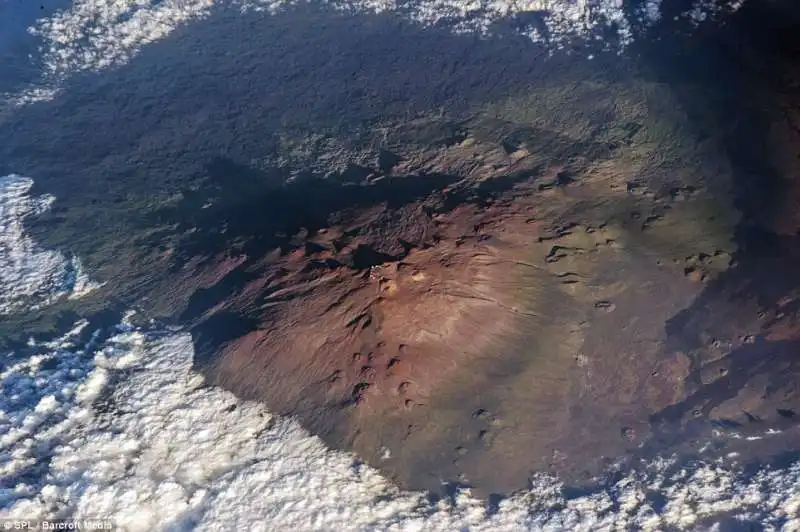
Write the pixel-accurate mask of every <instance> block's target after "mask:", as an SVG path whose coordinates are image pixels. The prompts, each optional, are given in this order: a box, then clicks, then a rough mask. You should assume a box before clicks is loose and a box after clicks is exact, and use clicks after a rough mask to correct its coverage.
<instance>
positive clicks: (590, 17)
mask: <svg viewBox="0 0 800 532" xmlns="http://www.w3.org/2000/svg"><path fill="white" fill-rule="evenodd" d="M313 1H314V0H300V1H299V0H74V1H73V3H72V6H71V7H70V8H68V9H65V10H62V11H58V12H56V13H55V14H53V15H51V16H49V17H45V18H42V19H40V20H39V21H37V22H36V24H35V25H34V26H33V27H31V28H30V30H29V31H30V32H31V33H32V34H34V35H36V36H38V37H40V38H41V52H42V56H43V62H44V72H43V80H42V81H41V82H38V83H37V84H36V86H35V87H31V88H30V89H29V90H26V91H23V92H22V93H20V94H16V95H7V98H8V99H9V100H10V101H12V102H15V103H16V104H26V103H30V102H34V101H38V100H43V99H49V98H52V97H53V95H54V94H55V93H56V90H57V88H58V86H59V84H60V83H61V82H62V81H63V80H64V79H66V78H67V77H68V76H70V75H72V74H74V73H75V72H79V71H86V70H101V69H105V68H109V67H113V66H118V65H122V64H125V63H127V62H128V61H130V60H131V59H132V58H133V57H135V56H136V54H137V53H138V52H139V51H140V50H141V49H142V48H143V47H144V46H146V45H148V44H150V43H152V42H155V41H158V40H160V39H163V38H164V37H166V36H167V35H169V34H170V33H171V32H172V31H173V30H175V29H176V28H178V27H180V26H182V25H184V24H187V23H190V22H191V21H193V20H198V19H201V18H204V17H206V16H208V15H209V14H210V13H211V10H212V8H214V7H215V6H226V5H227V6H231V5H232V6H234V7H238V8H239V9H240V10H241V11H242V12H243V13H244V12H247V11H263V12H269V13H279V12H281V11H282V10H284V9H288V8H291V7H292V6H294V5H297V4H300V3H306V2H313ZM317 1H318V2H319V3H321V4H325V5H328V6H331V7H333V8H335V9H340V10H343V11H348V12H356V13H357V12H369V13H380V12H397V13H402V14H403V16H407V17H409V18H410V19H411V20H414V21H416V22H418V23H420V24H422V25H434V24H446V25H448V26H450V27H451V28H452V29H453V31H456V32H477V33H483V34H485V33H488V32H490V28H491V26H492V25H493V24H494V23H495V22H497V21H499V20H502V19H504V18H507V17H511V16H514V15H517V14H521V13H529V12H533V11H538V12H541V13H543V14H545V16H544V20H545V22H546V26H547V33H548V37H547V38H548V41H549V43H550V45H551V46H552V47H553V49H560V48H562V47H563V46H564V44H565V43H566V42H568V41H569V40H571V39H573V38H576V37H586V38H588V39H591V40H592V41H593V42H595V43H597V42H603V41H602V39H600V38H599V35H598V33H597V30H598V29H600V28H604V29H610V30H612V33H613V32H615V33H616V35H617V38H618V41H619V42H618V43H616V44H613V43H606V44H607V46H608V47H609V49H618V48H617V47H618V46H621V47H624V46H626V45H627V44H629V43H630V42H631V41H632V40H633V39H634V33H633V30H632V28H633V27H634V26H635V24H634V23H639V24H641V25H643V26H645V27H647V26H649V25H651V24H652V23H655V22H656V21H658V20H659V19H660V17H661V11H660V6H661V0H645V2H644V3H643V5H642V8H641V9H640V10H638V13H636V14H635V15H633V16H634V18H635V20H631V19H630V18H629V15H626V13H625V11H624V9H623V1H622V0H417V1H409V0H317ZM743 3H744V0H694V2H693V3H692V7H691V9H690V10H688V11H687V12H686V14H685V16H686V17H688V18H690V19H691V20H694V21H696V22H698V23H699V22H701V21H702V20H705V19H707V18H712V19H713V18H714V17H715V16H717V15H720V14H722V13H726V12H731V11H735V10H736V9H738V8H739V7H741V5H742V4H743ZM519 31H520V32H522V33H523V34H525V35H527V36H529V37H530V38H531V39H534V40H536V41H543V40H544V35H543V33H542V31H541V28H536V27H523V28H520V30H519Z"/></svg>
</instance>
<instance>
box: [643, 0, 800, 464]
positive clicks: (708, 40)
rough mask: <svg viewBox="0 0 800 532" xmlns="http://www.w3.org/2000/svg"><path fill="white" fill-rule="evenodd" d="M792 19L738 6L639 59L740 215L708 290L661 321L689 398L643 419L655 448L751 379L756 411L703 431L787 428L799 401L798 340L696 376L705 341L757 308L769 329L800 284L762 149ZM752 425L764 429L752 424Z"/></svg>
mask: <svg viewBox="0 0 800 532" xmlns="http://www.w3.org/2000/svg"><path fill="white" fill-rule="evenodd" d="M798 21H800V8H798V5H797V4H796V3H792V2H787V1H776V2H748V3H746V4H745V6H744V7H743V8H742V9H741V11H740V12H739V13H737V14H736V15H735V16H734V17H732V19H731V20H730V21H729V24H728V25H727V26H726V27H723V28H716V29H707V30H705V31H704V32H701V33H699V34H698V35H697V36H696V37H695V38H694V39H691V40H688V41H686V40H681V41H680V42H678V43H675V45H672V44H670V46H657V47H654V48H646V49H644V50H643V53H644V54H646V55H647V56H648V57H652V58H654V60H653V61H650V64H653V65H660V66H661V67H662V68H661V69H657V70H656V72H658V77H659V79H660V80H663V81H666V82H668V83H671V84H672V86H673V87H674V92H675V94H676V95H677V97H678V98H679V99H680V101H681V103H682V106H683V109H684V110H685V112H686V113H687V115H688V117H689V118H690V120H692V123H693V125H694V126H695V128H696V129H697V131H698V132H699V133H700V135H701V136H703V137H706V138H707V137H717V138H718V139H719V140H720V141H721V143H722V145H723V146H724V148H725V153H726V154H727V157H728V159H729V161H730V164H731V167H732V171H733V177H734V183H733V193H734V197H735V201H736V206H737V208H738V209H739V211H740V212H741V214H742V219H741V222H740V224H739V225H738V227H737V230H736V234H735V238H736V243H737V246H738V250H737V252H736V254H735V256H734V257H733V262H732V264H733V265H734V267H732V268H731V269H729V270H728V271H726V272H724V273H723V274H722V275H721V276H720V277H719V278H717V279H715V280H714V281H713V282H711V283H709V285H708V286H707V288H706V289H705V290H704V292H703V293H702V295H701V296H700V297H699V298H698V299H697V300H696V301H695V302H694V303H693V304H692V306H691V307H689V308H687V309H686V310H684V311H682V312H681V313H680V314H678V315H677V316H675V317H673V318H672V319H671V320H670V321H669V322H668V323H667V324H666V331H667V334H668V337H669V340H668V345H667V346H665V352H666V353H673V352H675V351H682V352H685V353H687V354H688V355H689V356H690V358H691V360H692V367H691V372H690V375H689V377H688V381H689V382H688V383H687V384H688V385H689V388H690V389H693V390H695V391H694V392H693V393H692V394H691V395H690V396H689V397H688V398H686V400H684V401H682V402H680V403H678V404H676V405H673V406H671V407H669V408H667V409H665V410H664V411H662V412H659V413H657V414H656V415H654V416H653V421H654V422H655V423H656V424H657V426H658V428H657V429H656V438H655V440H654V442H652V444H651V450H652V451H654V452H657V451H659V450H662V449H663V447H665V446H673V445H680V444H682V443H685V441H686V439H687V437H692V436H706V435H707V434H708V431H709V429H710V425H711V424H710V423H709V420H708V416H709V414H710V412H711V410H712V409H713V408H714V407H716V406H718V405H720V404H721V403H723V402H725V401H727V400H729V399H732V398H734V397H737V395H738V394H740V393H741V392H742V391H743V390H745V389H746V388H747V387H748V386H752V385H753V383H754V382H762V381H760V380H759V379H766V381H767V382H768V383H769V384H768V386H767V396H765V397H763V398H762V402H763V405H762V407H763V411H760V412H759V413H758V415H756V413H755V412H753V413H750V412H743V413H741V419H737V420H728V419H717V420H715V421H714V422H713V426H714V428H716V429H720V430H737V431H738V430H742V429H743V430H748V429H750V430H757V429H759V428H760V430H762V431H763V430H766V428H768V427H769V426H770V424H780V425H786V424H787V419H786V417H785V416H781V415H780V414H779V413H778V410H783V409H782V408H780V406H781V405H784V404H786V403H787V402H790V403H792V404H794V403H797V401H798V397H796V396H791V395H785V394H784V391H785V390H787V389H789V388H791V386H790V383H791V382H792V381H793V380H794V381H796V379H797V378H798V377H800V342H798V341H795V340H785V341H771V342H770V341H767V340H765V339H764V338H761V337H758V336H757V337H754V338H753V341H748V342H747V343H745V344H743V345H741V346H740V347H736V348H734V349H733V351H732V352H731V353H730V354H729V355H727V356H726V357H725V361H724V362H725V365H724V369H722V366H720V368H721V369H720V370H719V376H718V378H715V379H714V380H713V382H710V383H708V384H706V383H704V381H703V377H702V376H701V375H702V374H704V373H703V371H705V372H706V373H705V374H706V375H707V371H708V368H705V369H704V370H703V371H701V367H700V366H701V363H703V362H704V361H705V362H706V363H707V362H708V360H709V359H708V356H709V355H708V353H709V351H708V350H709V345H710V344H711V343H712V342H713V341H715V340H722V341H730V342H733V344H734V345H735V344H737V342H738V343H741V338H742V336H743V335H745V334H748V332H749V331H747V328H748V327H750V328H752V327H753V325H754V324H756V323H757V321H758V320H757V318H758V315H759V313H760V314H761V315H762V317H763V316H766V317H767V318H768V319H767V321H766V322H764V323H763V325H762V326H763V328H764V329H769V328H770V327H771V326H772V325H771V324H770V323H769V319H771V317H774V316H776V315H778V314H780V313H783V314H787V315H791V314H793V313H796V312H797V310H798V309H797V308H785V307H783V308H781V309H780V312H779V309H778V307H779V306H780V305H781V300H782V299H784V298H786V297H787V296H789V295H791V294H792V293H794V292H796V290H797V289H798V288H800V273H798V272H800V254H798V253H797V250H798V249H799V248H798V245H800V240H799V239H798V237H797V236H780V235H777V234H775V233H774V232H773V230H772V229H771V227H773V225H772V224H773V223H774V222H775V221H776V220H775V217H776V216H777V214H778V213H779V212H780V211H781V209H780V208H781V207H782V206H783V205H782V202H783V200H784V198H785V195H786V194H787V192H788V190H789V188H788V187H789V186H790V184H791V183H790V181H789V180H788V179H791V178H792V177H794V178H795V179H796V178H797V176H787V175H781V174H780V173H779V170H778V168H777V167H776V166H775V165H774V162H773V161H774V158H773V155H774V150H775V147H774V146H771V145H770V144H769V142H770V139H771V138H774V137H772V136H771V135H770V130H771V127H772V122H773V121H774V120H775V116H776V114H775V111H776V109H778V108H779V107H778V105H777V103H776V102H777V100H778V99H785V98H786V97H787V96H788V95H789V94H791V93H790V90H791V89H790V86H791V82H790V79H791V77H790V76H791V75H792V74H791V71H790V69H787V65H797V61H798V59H797V58H798V56H797V55H796V53H797V51H798V50H800V37H799V35H800V34H798V33H797V31H796V30H797V27H798ZM681 43H687V44H688V45H691V46H693V47H697V46H699V47H701V48H702V49H703V50H704V52H705V54H704V56H703V57H698V56H697V55H696V54H694V53H692V48H687V47H682V45H681ZM794 72H795V74H796V73H797V70H796V69H795V70H794ZM698 81H699V82H701V83H703V84H706V85H707V86H708V87H718V88H717V89H716V90H715V91H714V92H709V98H708V99H701V100H698V99H697V97H696V95H697V92H696V91H691V90H688V89H689V88H690V84H691V83H696V82H698ZM794 83H796V80H795V81H794ZM794 102H795V104H798V103H800V102H798V100H797V99H795V100H794ZM796 140H797V139H796ZM782 149H789V150H795V151H798V146H797V144H796V143H795V144H794V145H788V144H787V145H786V146H783V147H782ZM798 153H800V151H798ZM795 186H796V185H795ZM757 332H758V331H755V333H757ZM796 337H797V336H796V335H795V338H796ZM704 357H705V358H704ZM705 378H708V377H705ZM779 391H780V393H778V392H779ZM772 393H775V394H776V396H775V397H772V396H771V394H772ZM786 393H788V392H786ZM770 405H772V406H770ZM761 422H764V426H761V425H758V426H756V427H754V426H751V425H752V424H753V423H756V424H758V423H761ZM675 424H682V425H683V430H681V431H676V430H675ZM656 447H660V448H656Z"/></svg>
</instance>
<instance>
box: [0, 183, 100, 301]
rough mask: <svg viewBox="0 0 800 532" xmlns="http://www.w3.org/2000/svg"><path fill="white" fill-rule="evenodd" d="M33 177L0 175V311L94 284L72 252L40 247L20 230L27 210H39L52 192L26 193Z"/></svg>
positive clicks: (46, 206) (80, 290)
mask: <svg viewBox="0 0 800 532" xmlns="http://www.w3.org/2000/svg"><path fill="white" fill-rule="evenodd" d="M31 186H33V181H32V180H30V179H27V178H24V177H20V176H16V175H11V176H6V177H0V286H2V287H3V290H2V291H0V316H2V315H3V314H8V313H11V312H13V311H15V310H18V309H19V308H21V307H22V306H25V307H27V308H38V307H41V306H45V305H48V304H51V303H53V302H54V301H56V300H57V299H59V298H61V297H65V296H67V297H80V296H82V295H84V294H86V293H87V292H89V291H91V290H92V289H93V288H94V286H95V285H94V284H92V283H91V282H90V281H89V279H88V278H87V276H86V274H85V273H84V272H83V268H82V266H81V263H80V261H79V260H78V259H77V258H70V259H68V258H66V257H64V256H63V255H62V254H60V253H58V252H55V251H48V250H43V249H41V248H39V246H37V245H36V244H35V243H34V242H33V241H32V240H31V239H30V237H28V236H27V235H26V234H25V233H24V231H23V219H24V218H25V217H26V216H37V215H39V214H42V213H43V212H45V211H46V210H47V209H49V208H50V205H51V204H52V202H53V201H54V198H53V197H50V196H42V197H39V198H31V197H29V196H28V190H29V189H30V188H31Z"/></svg>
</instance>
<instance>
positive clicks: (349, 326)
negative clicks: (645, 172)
mask: <svg viewBox="0 0 800 532" xmlns="http://www.w3.org/2000/svg"><path fill="white" fill-rule="evenodd" d="M465 161H466V162H465ZM475 161H479V162H478V163H476V162H475ZM611 170H615V171H611ZM620 170H621V171H620ZM445 171H447V172H448V173H447V174H446V175H449V176H454V177H450V178H447V179H445V180H444V184H443V186H438V187H434V188H432V189H431V190H429V191H424V192H422V193H421V194H418V195H415V196H414V197H413V198H412V199H410V200H408V201H403V202H396V201H393V199H392V192H391V190H392V188H393V187H395V186H398V185H397V184H398V183H403V182H404V181H410V180H413V179H415V178H420V176H424V175H443V174H444V172H445ZM567 175H568V171H567V170H565V166H564V165H555V164H551V165H542V164H541V162H540V160H539V159H538V158H536V157H535V156H534V155H533V154H530V153H527V152H525V151H522V152H521V151H519V150H517V151H510V153H509V150H505V149H504V148H503V147H501V146H497V145H496V144H492V143H486V142H480V141H476V140H475V139H472V138H470V139H467V140H466V141H463V142H461V143H459V144H455V145H452V146H450V147H448V148H445V149H441V150H439V151H437V152H436V153H434V154H431V155H429V156H428V157H427V158H426V157H419V158H418V159H414V160H406V161H404V162H402V163H399V164H398V165H396V166H395V167H394V168H393V169H392V172H391V173H390V174H383V173H377V174H375V175H373V176H371V177H368V178H367V181H366V182H365V183H363V184H362V185H360V186H362V187H367V188H370V187H373V188H378V187H386V189H387V190H388V193H387V195H386V196H385V197H377V199H376V200H375V201H370V202H368V203H367V204H364V205H362V206H361V207H359V208H352V207H350V206H345V207H343V208H340V209H335V210H330V212H326V213H325V218H324V219H325V223H316V222H315V224H316V225H314V226H313V227H309V226H303V227H300V228H299V229H297V230H296V231H294V233H293V234H286V235H285V237H283V240H282V241H281V244H280V245H278V246H277V247H275V248H273V249H271V250H268V251H267V252H264V253H262V254H261V256H258V257H256V256H253V257H249V258H248V259H247V260H246V261H243V262H241V264H239V263H237V262H235V261H234V262H231V261H232V260H233V259H228V262H227V263H228V264H239V265H238V266H236V268H235V269H233V270H228V269H226V270H225V271H226V272H228V273H227V275H225V276H223V277H222V278H221V280H220V282H219V283H218V286H216V287H214V286H212V287H210V288H209V289H207V290H198V292H197V293H196V297H194V298H193V301H192V302H190V305H189V309H188V310H187V314H186V317H187V318H189V319H191V320H193V321H194V323H195V326H194V328H193V334H194V337H195V343H196V345H197V357H198V358H197V360H198V365H199V366H200V367H201V369H202V370H203V371H204V372H205V373H206V374H207V376H208V378H209V382H210V383H213V384H216V385H220V386H222V387H225V388H226V389H229V390H232V391H233V392H235V393H236V394H238V395H240V396H242V397H246V398H250V399H256V400H262V401H265V402H266V404H267V405H268V406H269V407H270V408H271V409H272V410H274V411H276V412H278V413H281V414H288V415H293V416H296V417H297V418H298V419H299V420H300V421H301V422H302V423H303V424H304V425H305V426H306V427H308V428H309V429H310V430H311V431H312V432H314V433H315V434H318V435H320V436H321V437H322V438H323V439H324V440H325V441H326V442H328V443H329V444H330V445H332V446H335V447H339V448H345V449H351V450H354V451H355V452H356V453H357V454H358V455H359V456H360V457H361V458H363V459H364V460H366V461H367V462H369V463H370V464H373V465H375V466H377V467H380V468H382V469H383V470H385V471H387V472H388V473H390V474H391V475H392V476H393V477H394V478H396V479H397V480H398V481H399V482H400V483H401V484H403V485H404V486H409V487H414V488H429V489H434V490H438V489H440V487H441V484H442V483H443V482H459V483H466V484H469V485H472V486H474V487H475V488H476V493H479V494H488V493H492V492H510V491H513V490H515V489H519V488H522V487H524V486H525V485H526V484H527V482H528V479H529V477H530V475H531V473H533V472H535V471H551V472H554V473H557V474H560V475H562V476H563V477H564V478H567V479H573V480H575V481H583V480H585V479H586V478H587V477H588V476H591V475H593V474H596V473H598V472H599V471H600V470H601V469H602V468H603V467H604V466H605V465H607V463H608V460H611V459H613V458H614V457H619V456H623V455H625V454H626V453H630V452H633V451H635V450H636V449H637V448H638V447H639V446H640V445H641V443H642V442H643V441H645V440H646V439H647V437H648V435H649V433H650V429H649V419H650V416H651V415H652V414H653V413H654V412H658V411H661V410H663V409H665V408H667V407H669V406H671V405H673V404H674V403H676V402H677V401H679V400H680V399H681V398H683V397H684V395H685V394H684V390H683V388H684V382H685V379H686V378H687V375H688V374H689V371H690V363H689V360H688V358H687V357H686V356H685V355H682V354H680V353H674V354H671V355H669V356H664V354H663V352H662V350H661V347H662V346H663V344H664V342H665V341H666V339H667V338H666V333H665V331H664V323H665V322H666V321H667V320H668V319H669V318H670V317H672V316H674V315H675V314H676V313H678V312H679V311H680V310H681V309H682V308H684V307H685V306H686V305H688V304H689V303H690V302H691V301H692V300H693V299H694V298H695V297H696V296H697V295H698V294H699V293H700V292H701V291H702V290H703V288H704V283H705V282H707V280H708V279H713V278H714V277H715V276H716V275H717V274H718V273H719V272H720V271H724V269H725V268H726V267H727V264H726V262H725V261H727V260H730V254H731V252H732V251H733V249H732V248H730V247H728V248H726V249H723V248H725V246H730V242H729V241H727V243H726V240H725V236H724V234H725V233H724V231H723V232H719V235H717V236H715V233H714V232H715V231H718V229H717V228H716V226H712V227H711V228H710V231H711V232H710V233H708V234H704V235H703V236H702V238H698V235H697V231H696V230H695V227H694V219H693V218H692V217H691V216H685V218H686V220H688V221H685V220H684V221H681V219H674V218H673V217H672V216H671V210H670V206H672V205H674V204H675V203H676V202H682V203H685V205H684V206H682V207H681V209H683V211H682V212H684V213H692V212H693V209H699V210H701V211H702V210H704V209H706V208H707V207H706V206H705V204H704V203H703V201H705V200H704V193H703V191H702V189H700V187H698V190H697V191H696V192H695V193H694V196H695V197H696V198H697V200H694V199H689V200H687V199H685V198H679V199H675V197H674V196H675V195H674V194H671V193H657V191H656V190H657V189H656V188H655V187H657V184H655V183H651V184H648V183H647V182H644V181H641V180H640V181H638V182H637V183H636V185H635V187H632V186H631V185H630V184H629V183H628V182H627V181H626V175H627V172H625V171H624V167H621V168H616V169H612V168H609V167H608V166H607V165H601V166H599V167H594V168H593V169H592V170H591V174H590V176H591V178H586V179H584V180H581V181H577V180H576V179H579V178H580V176H576V178H575V179H573V178H569V179H568V178H567ZM421 179H423V180H424V177H422V178H421ZM609 191H610V192H609ZM692 202H694V203H692ZM715 209H716V210H718V211H719V210H720V209H721V210H722V211H724V206H719V205H717V206H716V207H715ZM675 210H678V209H677V208H676V209H675ZM726 216H727V215H726ZM301 218H302V216H301ZM656 222H658V223H656ZM682 223H683V224H685V225H681V224H682ZM309 225H312V224H309ZM643 235H644V236H643ZM645 236H646V237H649V239H650V242H651V244H650V245H642V244H641V243H642V239H643V238H645ZM660 241H664V242H668V243H669V245H667V246H666V250H665V246H663V245H660V244H652V242H660ZM697 242H699V247H698V244H697ZM706 246H714V247H712V248H711V249H709V250H708V252H707V253H706V252H704V251H702V250H703V249H707V248H706ZM687 249H688V250H689V251H690V252H691V251H692V250H694V252H693V253H690V254H689V255H688V256H686V257H684V258H681V259H678V258H674V257H675V255H674V254H675V253H681V254H682V253H686V250H687ZM671 250H674V251H671ZM671 253H672V255H670V254H671ZM677 256H680V255H677ZM714 261H716V262H717V263H719V264H717V266H716V267H711V266H710V265H711V263H712V262H714ZM690 267H692V268H697V269H701V268H702V271H703V279H702V282H698V280H697V279H695V278H694V276H692V275H689V274H688V273H687V271H688V270H687V269H688V268H690ZM222 273H225V272H222ZM217 289H219V290H220V291H221V292H220V293H225V294H226V295H225V297H218V296H216V297H210V296H209V295H208V294H211V293H213V292H214V291H215V290H217ZM654 302H657V303H658V304H654ZM643 376H649V377H646V378H643Z"/></svg>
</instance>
